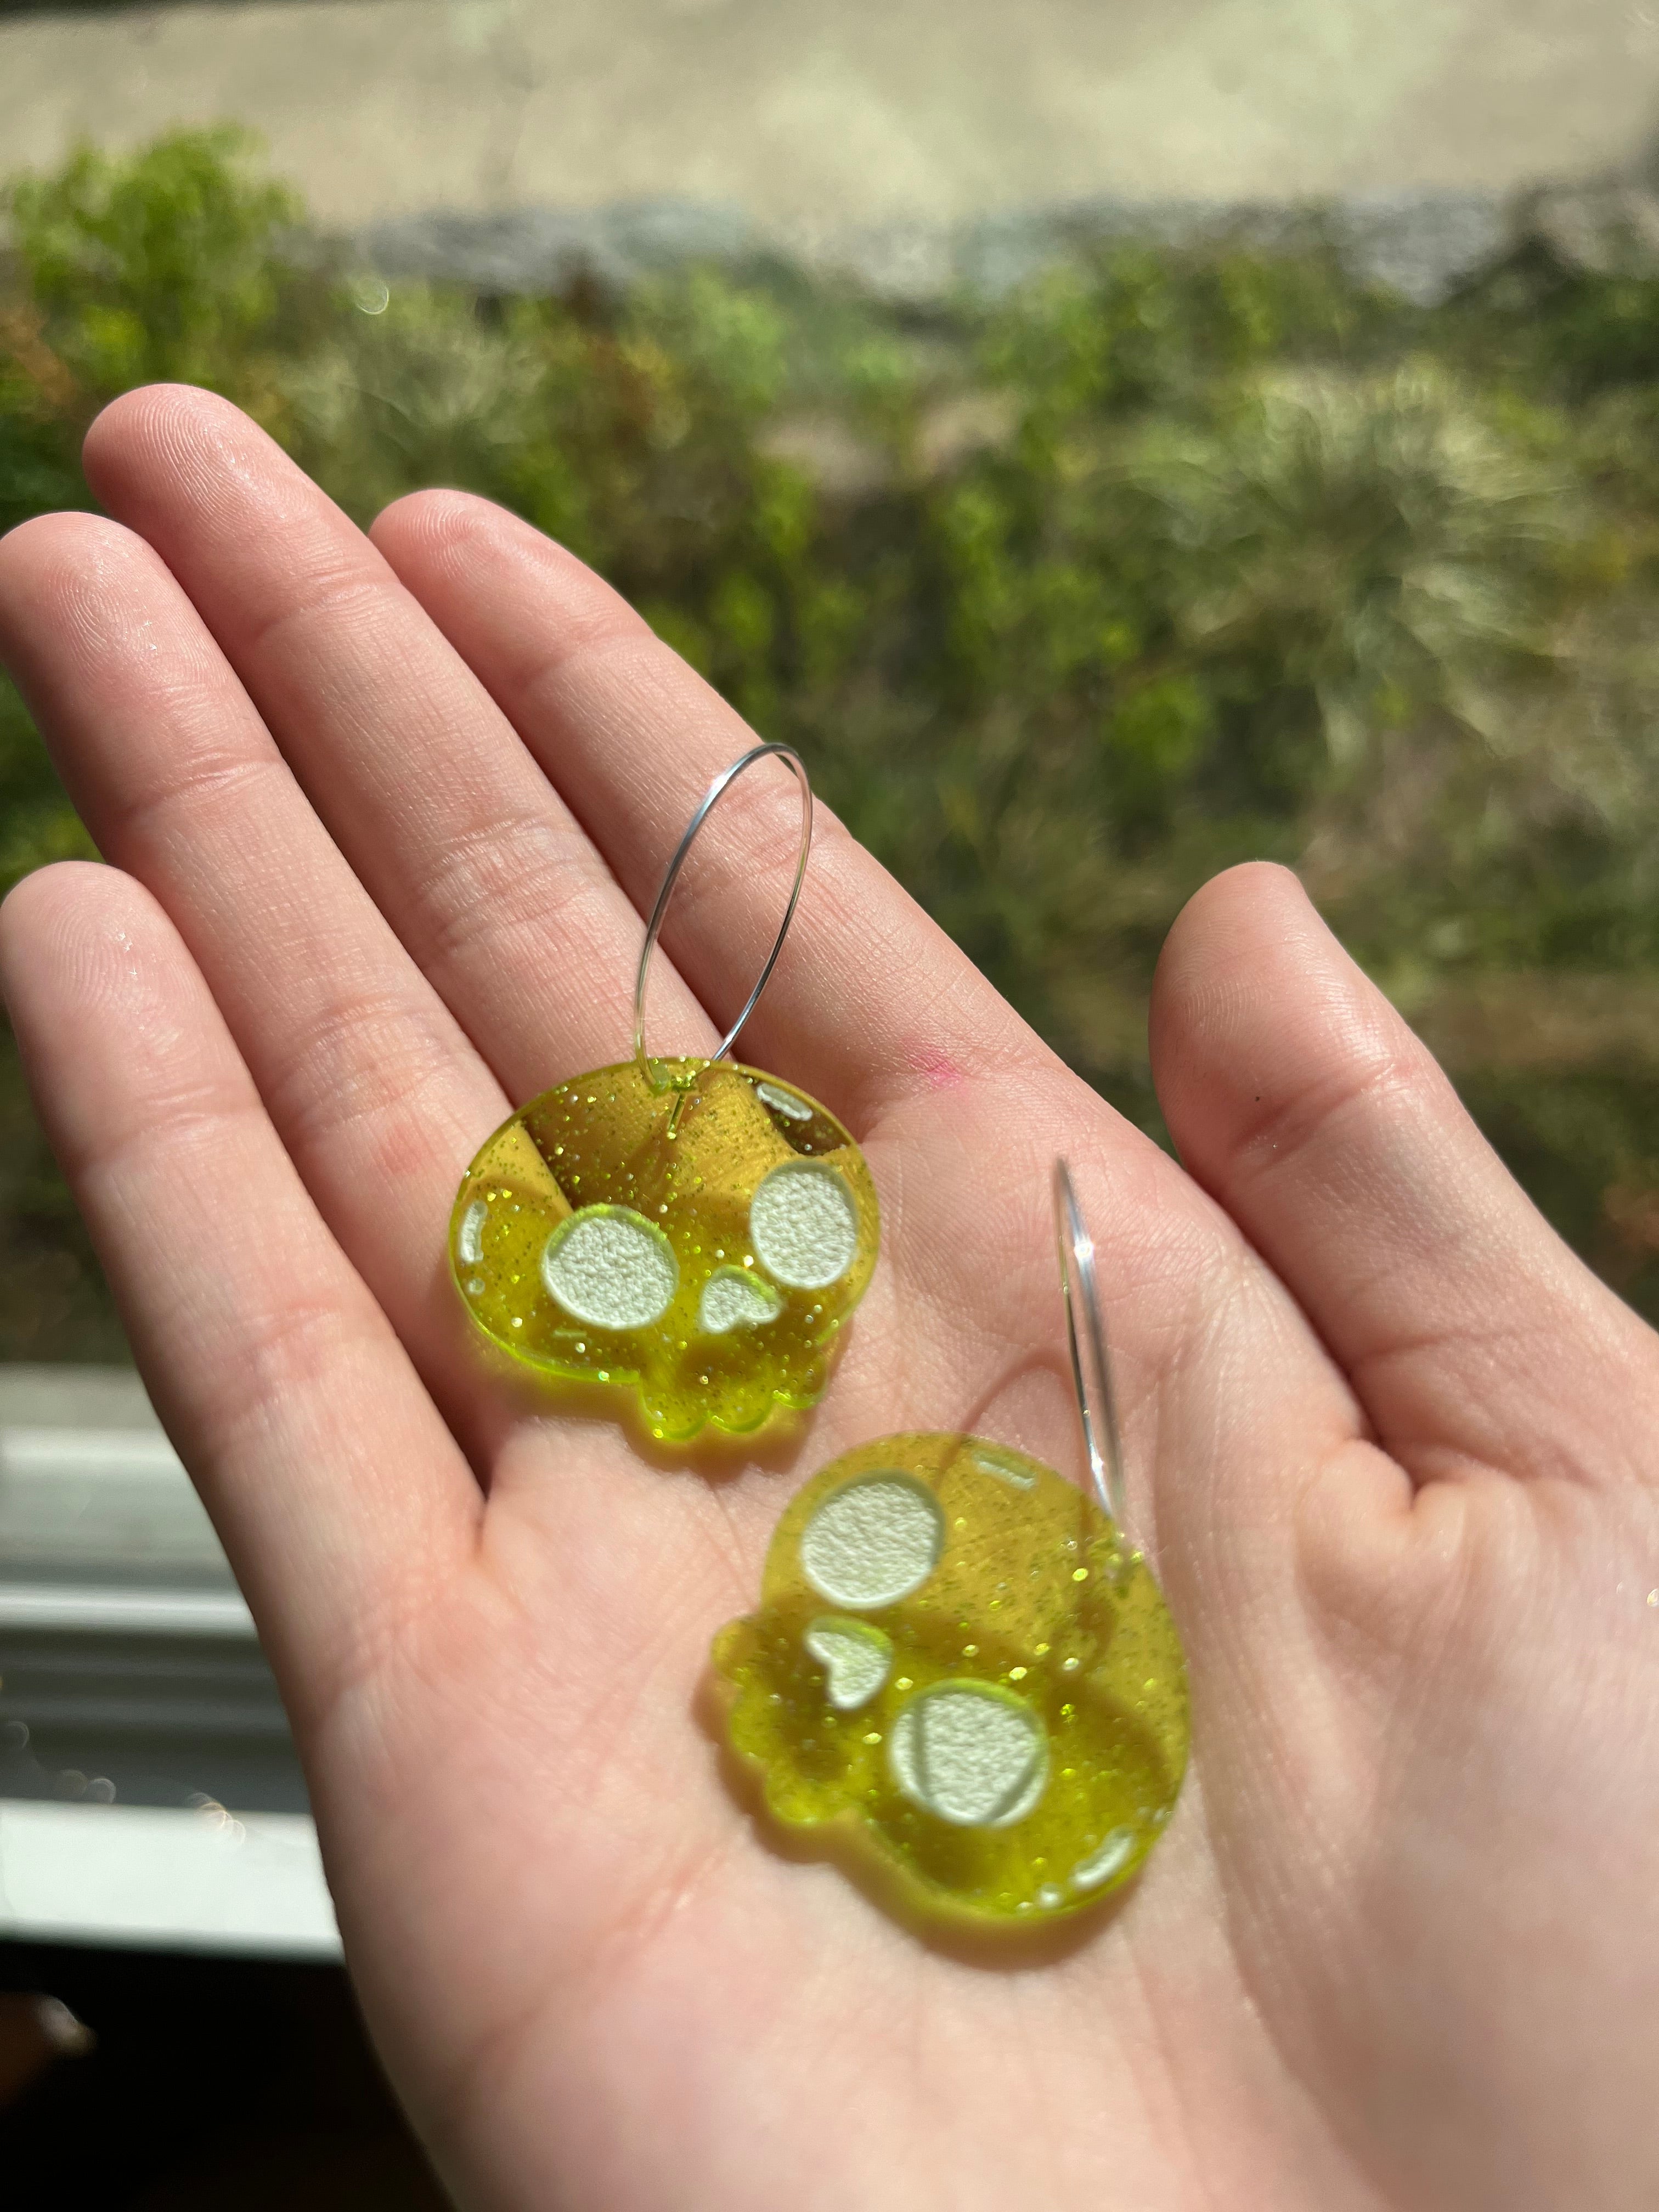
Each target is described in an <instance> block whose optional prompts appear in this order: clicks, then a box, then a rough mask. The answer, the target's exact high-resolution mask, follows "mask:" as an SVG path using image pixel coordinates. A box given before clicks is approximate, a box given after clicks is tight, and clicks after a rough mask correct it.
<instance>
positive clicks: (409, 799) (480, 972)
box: [86, 386, 711, 1137]
mask: <svg viewBox="0 0 1659 2212" xmlns="http://www.w3.org/2000/svg"><path fill="white" fill-rule="evenodd" d="M86 467H87V475H88V480H89V481H90V483H92V485H93V487H94V489H95V490H96V492H97V493H98V495H99V497H100V499H101V500H102V501H103V502H104V504H105V505H106V507H108V508H109V510H110V512H111V513H113V514H114V515H116V516H117V517H118V519H119V520H122V521H124V522H125V523H126V524H127V525H128V526H129V527H130V528H132V529H134V530H137V532H139V533H140V534H141V535H142V536H143V537H144V538H147V539H148V540H149V543H150V544H152V545H153V546H154V547H155V550H156V551H157V552H158V553H160V555H161V558H162V559H163V560H164V561H165V562H167V566H168V568H170V569H171V570H172V571H173V574H174V575H175V576H176V577H177V578H178V580H179V583H180V584H181V585H182V586H183V587H184V589H185V592H187V593H188V594H189V596H190V598H191V600H192V601H193V602H194V604H195V605H196V607H197V611H199V613H200V615H201V617H202V618H203V620H204V622H205V623H206V624H207V626H208V628H209V629H210V630H211V632H212V633H213V635H214V636H215V638H216V640H217V641H218V644H219V647H220V648H221V650H222V652H223V653H224V654H225V656H226V658H227V659H228V660H229V662H230V664H231V665H232V667H233V668H234V669H235V671H236V672H237V674H238V676H239V677H240V679H241V681H242V683H243V684H244V685H245V686H246V690H247V691H248V693H249V695H250V696H252V700H253V702H254V703H255V705H256V706H257V707H258V709H259V710H260V713H261V714H262V715H263V717H264V721H265V723H266V725H267V726H268V727H269V729H270V732H271V734H272V736H273V737H274V738H275V739H276V743H277V744H278V745H279V746H280V747H281V749H282V750H283V755H284V757H286V758H287V760H288V762H289V766H290V767H291V768H292V769H293V770H294V772H295V775H296V776H297V777H298V779H299V781H300V782H301V786H302V787H304V789H305V790H306V792H307V795H308V796H309V798H310V799H311V802H312V805H313V807H314V808H315V809H316V811H317V813H318V815H319V817H321V819H322V821H323V822H324V823H325V825H326V827H327V828H328V829H329V831H330V832H331V835H332V836H333V838H334V840H335V842H336V843H337V845H338V846H339V847H340V848H341V850H342V851H343V853H344V854H345V856H346V858H347V859H348V860H349V862H350V864H351V866H352V867H353V869H354V870H355V871H356V874H357V876H358V877H359V878H360V879H361V881H362V883H363V884H365V885H366V887H367V888H368V890H369V892H370V894H371V896H373V897H374V901H375V903H376V904H377V905H378V906H379V908H380V911H381V912H382V914H384V915H386V919H387V920H388V921H390V922H391V924H392V927H393V929H394V930H395V931H396V932H397V933H398V936H399V937H400V938H401V939H403V942H404V945H407V947H408V948H409V950H410V953H411V954H412V955H413V957H414V958H415V960H416V963H418V964H419V966H420V967H421V968H422V970H423V971H424V972H425V974H426V975H427V976H428V979H429V980H430V981H431V983H432V984H433V986H434V987H435V989H436V990H437V991H438V993H439V994H440V995H441V997H442V999H443V1000H445V1002H446V1004H447V1006H449V1008H450V1010H451V1012H453V1015H454V1016H455V1018H456V1019H457V1020H458V1021H459V1023H460V1024H461V1026H462V1027H463V1029H465V1031H466V1032H467V1034H468V1036H470V1037H471V1039H472V1041H473V1042H474V1043H475V1045H476V1046H477V1048H478V1050H479V1051H480V1052H481V1053H482V1054H483V1057H484V1059H485V1060H487V1061H488V1062H489V1066H491V1067H492V1068H493V1069H494V1071H495V1074H496V1076H497V1077H498V1078H499V1079H500V1081H501V1084H502V1085H503V1087H504V1088H505V1089H506V1091H507V1093H508V1094H509V1095H510V1096H511V1097H513V1099H514V1100H515V1101H521V1100H523V1099H524V1098H526V1097H529V1096H531V1095H532V1093H534V1092H535V1091H539V1090H542V1089H544V1088H545V1087H546V1085H548V1084H550V1083H551V1082H554V1081H556V1080H557V1079H559V1078H560V1077H562V1076H565V1075H569V1074H573V1073H579V1072H580V1071H582V1070H583V1069H586V1068H589V1067H592V1066H599V1065H603V1064H605V1063H607V1062H609V1061H611V1060H621V1059H623V1058H624V1057H625V1056H626V1054H627V1051H628V1048H629V1041H630V1027H629V1001H630V995H631V985H632V979H633V967H634V962H635V957H636V956H637V951H638V946H639V939H640V923H639V918H638V915H636V914H635V910H634V908H633V907H632V906H631V905H630V903H629V900H628V898H627V896H625V894H624V893H623V890H621V889H620V888H619V887H618V885H617V883H616V881H615V880H614V878H612V876H611V872H610V871H609V870H608V868H607V867H606V866H605V862H604V861H603V860H601V859H600V857H599V854H598V853H597V852H596V851H595V849H594V848H593V846H592V843H591V842H589V840H588V838H587V836H586V834H585V833H584V832H583V830H582V829H581V827H580V824H579V823H577V822H576V821H575V820H574V817H573V816H572V815H571V814H570V812H569V811H568V808H567V807H566V806H565V805H564V804H563V802H562V799H560V798H559V796H558V794H557V793H556V791H555V790H554V788H553V787H552V785H551V784H550V781H548V779H547V778H546V777H545V776H544V775H543V774H542V772H541V770H540V769H538V767H537V765H536V763H534V761H533V760H532V758H531V757H530V755H529V754H528V752H527V751H526V750H525V747H524V745H523V744H522V743H521V742H520V738H519V737H518V735H517V733H516V732H514V730H513V727H512V726H511V724H510V723H509V722H508V721H507V719H506V717H505V716H504V715H503V714H502V713H501V709H500V708H498V707H497V706H496V705H495V702H494V701H493V700H492V699H491V698H490V697H489V694H488V693H487V692H486V691H485V690H484V689H483V686H482V684H479V682H478V681H477V678H476V677H474V676H473V674H472V672H471V670H470V669H469V668H468V667H467V666H466V665H465V662H464V661H463V660H462V659H461V658H460V657H459V654H458V653H456V652H455V651H454V649H453V647H451V646H450V645H449V644H448V643H447V641H446V640H445V639H444V638H443V637H442V636H441V635H440V633H439V631H438V630H437V629H436V628H435V625H434V624H433V623H431V621H430V620H429V619H428V617H427V616H426V615H425V614H424V612H423V611H422V609H421V608H420V606H419V605H418V604H417V603H416V600H415V599H413V598H412V597H411V596H410V593H409V592H406V591H405V590H404V587H403V586H401V585H400V584H399V583H398V580H397V579H396V577H395V576H394V575H393V574H392V571H391V569H390V568H388V567H387V565H386V562H384V561H383V560H382V558H381V557H380V555H379V554H378V553H377V552H376V551H375V550H374V548H373V546H371V545H370V544H369V542H368V539H367V538H365V537H364V536H363V535H362V532H361V531H359V530H358V529H357V528H356V526H354V525H353V524H352V523H351V522H350V521H349V520H348V519H347V517H346V516H345V515H344V514H343V513H341V511H340V509H339V508H338V507H336V506H335V505H334V503H333V501H331V500H330V499H329V498H327V497H326V495H325V494H324V493H323V492H321V491H320V490H319V489H318V487H317V486H316V485H315V484H313V483H312V482H311V481H310V479H309V478H308V477H306V476H305V475H304V474H303V473H302V471H300V470H299V469H297V468H296V467H295V465H294V464H293V463H292V462H291V461H289V459H288V458H287V457H286V455H284V454H283V453H282V452H281V450H280V449H279V448H278V447H276V445H275V444H274V443H273V442H272V441H271V440H270V439H269V438H268V437H267V436H266V435H264V432H263V431H262V430H260V429H258V428H257V426H256V425H255V424H253V423H252V422H250V421H249V420H248V419H247V417H246V416H244V415H242V414H241V413H240V411H239V410H237V409H235V408H234V407H232V406H230V405H229V404H228V403H227V402H226V401H224V400H222V399H218V398H215V397H213V396H212V395H211V394H210V393H207V392H196V391H191V390H188V389H185V388H182V387H177V386H157V387H155V388H152V389H150V390H148V391H144V392H133V393H130V394H128V395H127V397H126V398H123V399H120V400H118V401H116V402H115V403H114V404H113V405H112V406H111V407H110V408H108V409H106V410H105V412H104V414H103V415H102V416H100V418H99V420H98V422H96V423H95V424H94V426H93V428H92V430H91V432H90V433H89V435H88V440H87V452H86ZM653 1001H654V1004H655V1006H657V1008H658V1009H659V1022H660V1024H661V1025H662V1032H663V1035H664V1036H665V1038H669V1039H671V1042H672V1043H673V1045H674V1046H675V1047H677V1048H678V1049H681V1050H691V1051H696V1050H698V1049H700V1048H703V1047H705V1046H706V1044H707V1043H708V1039H709V1036H710V1034H711V1032H710V1028H709V1024H708V1018H707V1017H706V1016H705V1015H704V1014H703V1012H702V1009H701V1007H700V1006H697V1004H696V1000H694V999H693V998H692V996H691V994H690V992H689V991H687V990H686V988H685V987H684V984H683V983H682V982H680V981H679V980H678V977H677V976H675V975H673V974H672V972H671V971H670V970H668V969H666V964H665V972H664V974H663V975H661V977H660V978H659V980H658V981H657V982H656V984H655V986H654V987H653ZM485 1133H486V1132H485V1130H483V1128H481V1129H480V1130H479V1131H478V1135H479V1136H480V1137H482V1136H483V1134H485Z"/></svg>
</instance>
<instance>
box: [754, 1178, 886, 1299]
mask: <svg viewBox="0 0 1659 2212" xmlns="http://www.w3.org/2000/svg"><path fill="white" fill-rule="evenodd" d="M749 1234H750V1239H751V1240H752V1242H753V1243H754V1247H755V1256H756V1257H757V1259H758V1260H759V1261H760V1263H761V1265H762V1267H764V1268H765V1270H766V1272H767V1273H768V1274H769V1275H770V1276H771V1278H772V1279H773V1280H774V1281H775V1282H778V1283H782V1284H783V1285H785V1286H786V1288H787V1289H789V1290H792V1291H823V1290H827V1289H828V1288H829V1285H830V1284H831V1283H835V1282H839V1281H840V1279H841V1278H842V1276H843V1275H844V1274H845V1273H847V1270H848V1268H849V1267H851V1266H852V1264H853V1261H854V1259H855V1258H856V1257H857V1255H858V1249H859V1214H858V1208H857V1206H855V1205H854V1203H853V1194H852V1192H851V1191H850V1190H849V1189H848V1187H847V1178H846V1176H843V1175H842V1172H841V1170H840V1169H839V1168H835V1167H831V1166H829V1164H828V1163H827V1162H826V1161H823V1160H786V1161H784V1163H783V1164H782V1165H781V1167H775V1168H774V1169H773V1170H772V1172H771V1173H770V1175H769V1176H766V1177H765V1178H764V1179H763V1182H762V1183H761V1186H760V1188H759V1189H758V1190H757V1192H756V1193H755V1195H754V1197H753V1198H752V1199H751V1200H750V1202H749Z"/></svg>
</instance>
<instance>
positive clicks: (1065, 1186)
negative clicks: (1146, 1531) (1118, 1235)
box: [1054, 1159, 1128, 1534]
mask: <svg viewBox="0 0 1659 2212" xmlns="http://www.w3.org/2000/svg"><path fill="white" fill-rule="evenodd" d="M1054 1240H1055V1243H1056V1244H1057V1245H1058V1247H1059V1251H1060V1292H1061V1295H1062V1296H1063V1297H1064V1298H1065V1301H1066V1341H1067V1343H1068V1344H1069V1345H1070V1346H1071V1352H1072V1383H1073V1388H1074V1389H1075V1390H1076V1392H1077V1410H1078V1415H1079V1419H1080V1420H1081V1421H1082V1424H1083V1442H1084V1446H1085V1449H1086V1450H1087V1452H1088V1455H1089V1473H1090V1475H1091V1478H1092V1480H1093V1482H1094V1486H1095V1495H1096V1496H1097V1498H1099V1500H1100V1502H1101V1504H1102V1505H1103V1507H1104V1508H1105V1510H1106V1511H1107V1512H1108V1513H1109V1514H1110V1516H1111V1517H1112V1520H1113V1522H1114V1523H1115V1525H1116V1527H1117V1528H1118V1530H1119V1532H1120V1534H1124V1533H1127V1531H1126V1530H1125V1527H1124V1512H1125V1509H1126V1506H1127V1502H1128V1501H1127V1496H1126V1492H1125V1487H1124V1481H1123V1440H1122V1437H1121V1435H1120V1433H1119V1431H1118V1425H1117V1397H1116V1394H1115V1391H1114V1390H1113V1389H1112V1365H1111V1361H1110V1359H1109V1358H1108V1357H1107V1352H1106V1330H1105V1327H1104V1324H1103V1322H1102V1321H1101V1317H1100V1284H1099V1280H1098V1279H1097V1276H1096V1273H1095V1246H1094V1239H1093V1238H1092V1237H1091V1236H1090V1234H1089V1231H1088V1228H1087V1225H1085V1221H1084V1218H1083V1209H1082V1207H1081V1206H1079V1204H1078V1202H1077V1190H1076V1188H1075V1186H1074V1185H1073V1182H1072V1170H1070V1168H1069V1167H1067V1166H1066V1163H1065V1161H1064V1160H1060V1159H1057V1160H1056V1161H1055V1162H1054ZM1073 1278H1075V1279H1076V1285H1077V1288H1076V1291H1075V1293H1073V1287H1072V1285H1073ZM1079 1305H1080V1306H1081V1307H1082V1309H1083V1327H1082V1329H1081V1331H1079V1328H1078V1308H1079ZM1085 1352H1086V1354H1087V1357H1086V1358H1085Z"/></svg>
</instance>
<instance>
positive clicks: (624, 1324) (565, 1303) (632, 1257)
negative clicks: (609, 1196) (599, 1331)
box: [542, 1206, 680, 1328]
mask: <svg viewBox="0 0 1659 2212" xmlns="http://www.w3.org/2000/svg"><path fill="white" fill-rule="evenodd" d="M542 1280H543V1282H544V1283H545V1284H546V1285H547V1288H548V1291H549V1293H550V1296H551V1297H553V1298H555V1299H556V1301H557V1303H558V1304H560V1305H562V1307H563V1308H564V1310H565V1311H566V1312H567V1313H568V1314H571V1315H574V1317H575V1318H576V1320H578V1321H580V1322H586V1323H587V1325H588V1327H589V1328H646V1327H647V1324H648V1323H650V1322H653V1321H659V1320H660V1319H661V1318H662V1316H663V1315H664V1314H665V1313H666V1312H667V1310H668V1309H669V1307H670V1305H671V1304H672V1303H673V1297H674V1293H675V1291H677V1290H678V1288H679V1283H680V1263H679V1261H678V1260H677V1259H676V1258H675V1257H674V1248H673V1246H672V1245H671V1243H669V1241H668V1239H667V1238H666V1237H665V1236H664V1235H663V1233H662V1231H661V1230H660V1229H659V1228H658V1227H657V1225H656V1224H655V1223H654V1222H652V1221H647V1219H646V1218H645V1216H644V1215H643V1214H642V1213H635V1211H634V1209H633V1208H632V1206H583V1208H582V1209H581V1211H580V1213H573V1214H572V1215H571V1216H570V1218H569V1219H568V1221H562V1222H561V1223H560V1224H559V1225H558V1227H557V1228H556V1230H555V1231H553V1234H552V1235H551V1236H550V1237H549V1238H548V1240H547V1243H545V1245H544V1247H543V1248H542Z"/></svg>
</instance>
